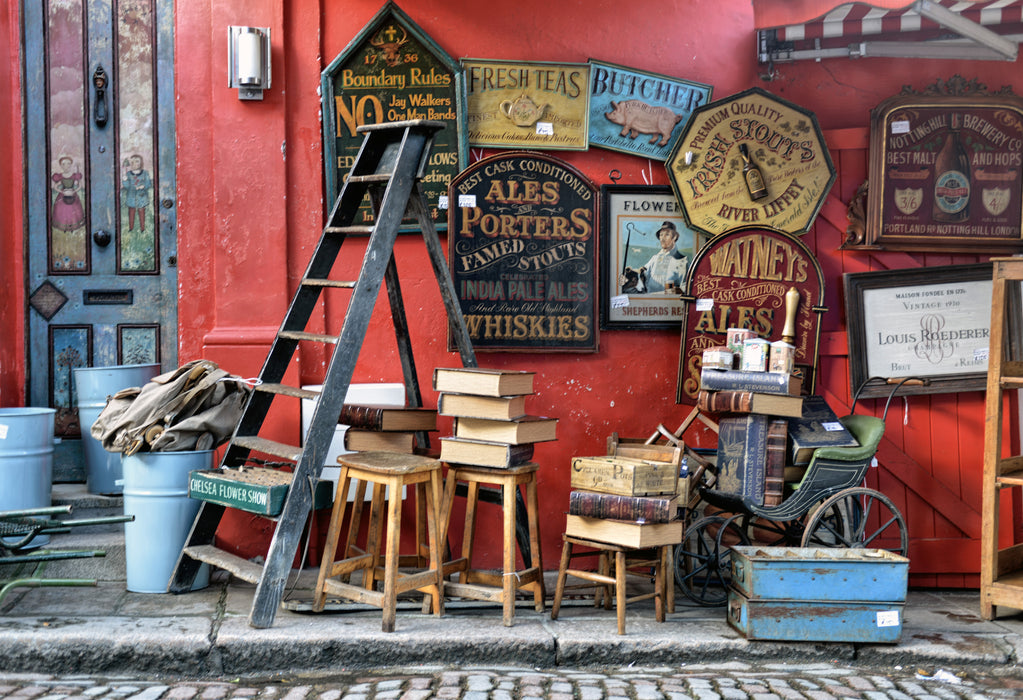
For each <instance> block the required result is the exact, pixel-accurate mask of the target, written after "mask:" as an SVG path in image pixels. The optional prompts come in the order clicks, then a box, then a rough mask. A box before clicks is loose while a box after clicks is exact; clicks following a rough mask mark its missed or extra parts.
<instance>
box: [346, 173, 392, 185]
mask: <svg viewBox="0 0 1023 700" xmlns="http://www.w3.org/2000/svg"><path fill="white" fill-rule="evenodd" d="M390 179H391V173H372V174H370V175H349V176H348V182H368V183H374V182H389V181H390Z"/></svg>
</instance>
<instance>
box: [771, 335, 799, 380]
mask: <svg viewBox="0 0 1023 700" xmlns="http://www.w3.org/2000/svg"><path fill="white" fill-rule="evenodd" d="M795 360H796V346H795V345H793V344H792V343H786V342H785V341H784V340H776V341H774V342H773V343H771V354H770V357H769V358H768V360H767V371H768V372H781V373H782V374H792V370H793V369H794V367H795Z"/></svg>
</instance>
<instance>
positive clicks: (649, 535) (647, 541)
mask: <svg viewBox="0 0 1023 700" xmlns="http://www.w3.org/2000/svg"><path fill="white" fill-rule="evenodd" d="M682 530H683V522H682V521H681V520H672V521H671V522H667V523H638V522H629V521H626V520H608V519H606V518H588V517H586V516H585V515H567V516H565V534H566V535H569V536H570V537H582V538H583V539H587V540H594V541H596V542H608V543H610V544H618V545H621V546H623V547H634V548H636V549H641V548H643V547H660V546H662V545H666V544H679V543H680V542H681V541H682Z"/></svg>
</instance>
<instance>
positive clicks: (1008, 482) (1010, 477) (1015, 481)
mask: <svg viewBox="0 0 1023 700" xmlns="http://www.w3.org/2000/svg"><path fill="white" fill-rule="evenodd" d="M995 483H996V484H997V485H998V486H1003V487H1004V486H1023V469H1018V470H1016V471H1012V472H1006V473H1005V474H999V475H998V476H996V477H995Z"/></svg>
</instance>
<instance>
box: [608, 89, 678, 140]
mask: <svg viewBox="0 0 1023 700" xmlns="http://www.w3.org/2000/svg"><path fill="white" fill-rule="evenodd" d="M611 109H612V110H613V111H611V112H605V113H604V116H605V117H607V119H608V120H609V121H611V122H613V123H615V124H621V125H622V131H621V133H620V134H619V135H620V136H625V135H626V134H628V135H629V138H630V139H634V138H636V137H637V136H639V135H640V134H653V138H651V139H650V143H657V145H658V146H663V145H665V144H666V143H668V139H670V138H671V130H672V129H674V128H675V125H676V124H678V123H679V122H680V121H682V115H681V114H675V113H674V112H672V111H671V110H670V109H668V108H667V107H656V106H654V105H648V104H647V103H646V102H641V101H640V100H626V101H625V102H614V101H612V102H611ZM658 137H660V139H661V140H660V142H658V141H657V139H658Z"/></svg>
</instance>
